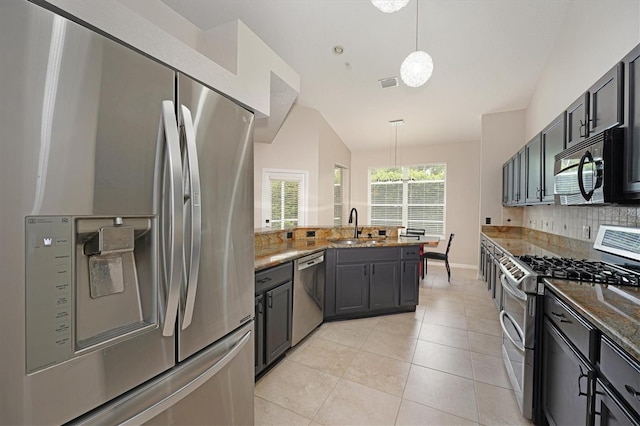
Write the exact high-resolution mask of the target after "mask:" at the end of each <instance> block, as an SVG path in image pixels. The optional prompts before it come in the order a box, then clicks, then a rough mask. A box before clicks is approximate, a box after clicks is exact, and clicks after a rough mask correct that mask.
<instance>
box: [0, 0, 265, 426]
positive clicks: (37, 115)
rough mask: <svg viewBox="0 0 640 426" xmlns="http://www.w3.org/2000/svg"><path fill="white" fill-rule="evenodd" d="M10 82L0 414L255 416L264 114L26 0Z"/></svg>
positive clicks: (13, 0) (1, 14) (13, 10)
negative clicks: (256, 248) (256, 115)
mask: <svg viewBox="0 0 640 426" xmlns="http://www.w3.org/2000/svg"><path fill="white" fill-rule="evenodd" d="M57 12H59V13H63V12H60V11H57ZM0 100H1V101H2V104H1V106H0V130H1V134H2V137H1V142H0V143H1V151H0V196H1V198H0V241H1V246H0V247H1V248H0V252H1V256H0V271H1V274H0V290H1V294H2V298H0V322H1V323H2V327H0V342H2V344H1V345H0V424H60V423H65V422H72V423H83V422H84V423H100V424H117V423H127V422H128V423H135V424H140V423H145V422H149V423H156V424H251V423H253V383H254V377H253V364H254V361H253V356H254V349H253V312H254V310H253V298H254V289H253V262H254V254H253V217H252V214H253V213H252V212H253V208H252V204H253V114H252V113H251V112H249V111H247V110H245V109H244V108H242V107H241V106H239V105H236V104H235V103H234V102H232V101H231V100H229V99H227V98H225V97H224V96H222V95H220V94H218V93H216V92H215V91H213V90H211V89H210V88H208V87H206V86H204V85H202V84H200V83H198V82H196V81H194V80H192V79H190V78H188V77H187V76H185V75H182V74H181V73H180V72H178V71H177V70H175V69H172V68H170V67H167V66H165V65H163V64H161V63H159V62H157V61H155V60H153V59H152V58H149V57H147V56H146V55H144V54H141V53H140V52H136V51H134V50H133V49H131V48H129V47H127V46H125V45H123V44H121V43H119V42H117V41H115V40H111V39H110V38H108V37H107V36H105V35H103V34H98V33H97V32H95V31H93V30H91V29H88V28H86V27H85V26H83V24H82V23H77V22H73V21H72V20H70V19H67V18H65V17H63V16H61V15H59V14H56V13H53V12H52V11H49V10H46V9H45V8H43V7H41V5H36V4H33V3H31V2H27V1H25V0H5V1H2V2H0Z"/></svg>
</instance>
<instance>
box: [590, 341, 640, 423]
mask: <svg viewBox="0 0 640 426" xmlns="http://www.w3.org/2000/svg"><path fill="white" fill-rule="evenodd" d="M600 372H601V373H602V375H603V376H604V377H605V378H606V379H607V380H608V381H609V383H611V385H613V387H614V388H615V389H616V390H617V391H618V392H619V393H620V395H622V397H623V398H624V399H625V401H627V402H628V403H629V405H631V407H633V409H634V410H636V412H640V395H637V394H636V393H637V392H640V365H638V363H637V362H636V361H634V360H633V359H632V358H631V357H629V355H627V354H626V353H625V352H624V351H622V350H621V349H620V348H618V347H617V346H616V345H615V344H614V343H612V342H610V341H609V340H608V339H607V338H606V337H604V336H603V337H602V340H601V344H600Z"/></svg>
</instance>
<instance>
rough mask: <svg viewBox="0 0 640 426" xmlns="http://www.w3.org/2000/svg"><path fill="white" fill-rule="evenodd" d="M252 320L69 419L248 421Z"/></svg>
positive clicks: (99, 421) (166, 422) (89, 422)
mask: <svg viewBox="0 0 640 426" xmlns="http://www.w3.org/2000/svg"><path fill="white" fill-rule="evenodd" d="M253 347H254V342H253V321H252V322H250V323H248V324H246V325H245V326H243V327H242V328H240V329H238V330H237V331H235V332H234V333H232V334H231V335H229V336H227V337H226V338H225V339H223V340H221V341H219V342H217V343H216V344H214V345H212V346H211V347H209V348H207V349H206V350H204V351H202V352H201V353H199V354H198V355H196V356H194V357H192V358H190V359H189V360H188V361H186V362H184V363H182V364H180V365H179V366H177V367H175V368H174V369H172V370H170V371H168V372H167V373H165V374H163V375H161V376H159V377H157V378H156V379H154V380H152V381H150V382H149V383H147V384H145V385H144V386H142V387H140V388H139V389H137V390H136V391H135V392H132V393H130V394H127V395H126V396H123V397H122V398H119V399H117V400H115V401H113V402H111V403H109V404H106V405H104V406H103V407H101V408H100V409H98V410H96V411H94V412H92V413H89V414H87V415H86V416H84V417H82V418H80V419H78V420H77V422H74V423H76V424H82V425H85V424H86V425H96V424H101V425H114V424H124V425H128V424H131V425H134V424H135V425H138V424H150V425H169V424H176V425H196V424H197V425H252V424H253V420H254V419H253V399H254V396H253V382H254V376H253V368H252V367H253Z"/></svg>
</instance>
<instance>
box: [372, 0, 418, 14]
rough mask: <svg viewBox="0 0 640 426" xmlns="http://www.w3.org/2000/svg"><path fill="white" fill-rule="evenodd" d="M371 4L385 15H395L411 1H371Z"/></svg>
mask: <svg viewBox="0 0 640 426" xmlns="http://www.w3.org/2000/svg"><path fill="white" fill-rule="evenodd" d="M371 3H372V4H373V5H374V6H375V7H377V8H378V9H379V10H381V11H383V12H384V13H393V12H397V11H399V10H400V9H402V8H403V7H405V6H406V5H407V4H408V3H409V0H371Z"/></svg>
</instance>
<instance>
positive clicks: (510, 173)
mask: <svg viewBox="0 0 640 426" xmlns="http://www.w3.org/2000/svg"><path fill="white" fill-rule="evenodd" d="M516 161H517V157H512V158H511V159H510V160H509V161H507V163H506V168H507V185H506V186H507V195H506V199H507V202H506V205H507V206H512V205H514V203H515V198H514V194H515V182H514V176H515V168H516Z"/></svg>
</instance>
